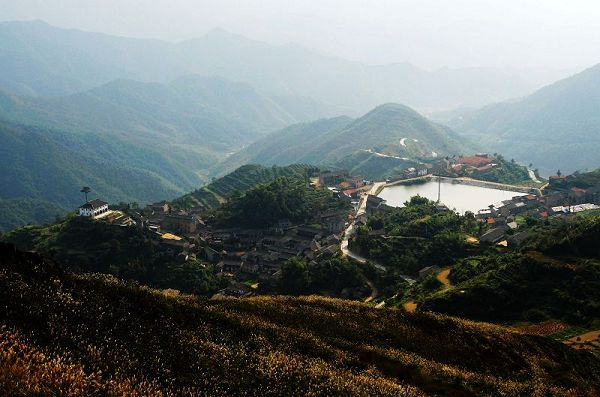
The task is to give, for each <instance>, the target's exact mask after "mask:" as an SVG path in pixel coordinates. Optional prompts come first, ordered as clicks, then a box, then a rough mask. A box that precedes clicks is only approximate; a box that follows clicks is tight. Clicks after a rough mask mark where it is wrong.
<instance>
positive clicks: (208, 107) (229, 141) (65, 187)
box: [0, 76, 322, 230]
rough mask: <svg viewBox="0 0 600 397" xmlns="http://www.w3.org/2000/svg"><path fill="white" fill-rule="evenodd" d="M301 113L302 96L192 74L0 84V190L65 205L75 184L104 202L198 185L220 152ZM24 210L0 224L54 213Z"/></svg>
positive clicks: (148, 197) (74, 197) (162, 195)
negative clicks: (46, 92)
mask: <svg viewBox="0 0 600 397" xmlns="http://www.w3.org/2000/svg"><path fill="white" fill-rule="evenodd" d="M315 112H317V113H316V114H315V115H314V117H320V116H321V115H322V114H321V113H319V111H318V110H316V109H315ZM304 117H308V118H310V117H311V112H310V111H309V112H306V111H305V110H304V109H303V104H302V103H299V104H294V103H293V101H291V100H287V101H286V104H285V106H282V105H280V104H278V103H277V102H276V101H275V99H273V98H271V97H269V96H267V95H265V94H262V93H260V92H258V91H256V90H254V89H253V88H251V87H250V86H248V85H246V84H242V83H232V82H229V81H226V80H223V79H217V78H203V77H199V76H188V77H183V78H179V79H177V80H175V81H173V82H172V83H170V84H166V85H163V84H158V83H140V82H135V81H131V80H118V81H113V82H111V83H108V84H106V85H104V86H101V87H97V88H94V89H92V90H89V91H86V92H82V93H78V94H73V95H70V96H66V97H59V98H31V97H19V96H15V95H12V94H7V93H2V92H0V143H1V145H0V152H1V153H2V154H3V156H2V158H0V164H1V165H2V166H3V171H4V172H3V175H2V176H0V188H1V189H0V199H11V200H17V199H24V198H27V199H30V200H37V201H38V202H40V201H44V202H47V203H49V204H51V205H52V206H54V209H56V208H63V209H71V208H73V207H76V206H77V205H78V204H80V202H81V197H79V195H78V194H77V191H78V190H79V189H80V188H81V186H91V187H92V189H93V191H94V195H96V196H98V197H100V198H102V199H104V200H106V201H110V202H119V201H127V202H132V201H136V202H140V203H142V204H144V203H146V202H150V201H156V200H160V199H170V198H173V197H176V196H180V195H181V194H183V193H184V192H188V191H190V190H192V189H194V188H197V187H198V186H201V185H203V184H204V183H205V182H206V181H207V180H208V172H209V171H208V169H209V167H210V166H212V165H214V164H215V163H216V162H217V161H218V160H219V159H222V158H224V157H226V156H227V154H229V153H231V152H232V151H234V150H236V149H239V148H240V147H242V145H244V144H247V143H249V142H251V141H253V140H255V139H257V137H259V136H262V135H264V134H265V133H266V132H267V131H270V130H273V129H277V128H281V127H283V126H285V125H287V124H291V123H296V122H298V121H301V120H302V119H303V118H304ZM26 206H27V207H30V205H26ZM34 211H35V210H34V209H32V210H29V213H30V215H27V213H26V212H27V211H25V210H24V209H22V210H21V211H19V212H20V214H18V215H15V216H11V217H10V218H11V219H10V220H9V219H8V217H6V218H3V219H2V221H0V230H2V229H4V230H6V229H7V228H9V227H12V226H14V225H18V224H24V223H29V222H40V221H41V222H44V221H48V220H49V218H48V216H47V215H50V216H52V217H54V216H55V215H56V214H55V213H52V214H50V211H49V210H48V209H47V208H46V209H44V210H40V211H41V213H40V214H37V215H36V214H34ZM53 212H54V211H53ZM58 212H59V213H62V211H58Z"/></svg>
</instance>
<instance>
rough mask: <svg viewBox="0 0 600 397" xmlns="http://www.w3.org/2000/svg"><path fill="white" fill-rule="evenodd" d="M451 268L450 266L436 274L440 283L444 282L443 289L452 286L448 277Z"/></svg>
mask: <svg viewBox="0 0 600 397" xmlns="http://www.w3.org/2000/svg"><path fill="white" fill-rule="evenodd" d="M450 270H451V269H450V268H448V269H444V270H442V271H441V272H439V273H438V275H437V276H436V278H437V280H438V281H439V282H440V283H442V289H448V288H450V287H452V283H451V282H450V280H449V279H448V276H449V275H450Z"/></svg>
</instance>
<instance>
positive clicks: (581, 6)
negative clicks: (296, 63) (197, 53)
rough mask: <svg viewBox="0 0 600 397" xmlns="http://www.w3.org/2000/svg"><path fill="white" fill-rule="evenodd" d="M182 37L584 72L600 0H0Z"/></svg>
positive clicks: (12, 9) (111, 26)
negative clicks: (209, 35) (227, 36)
mask: <svg viewBox="0 0 600 397" xmlns="http://www.w3.org/2000/svg"><path fill="white" fill-rule="evenodd" d="M15 19H16V20H27V19H42V20H45V21H47V22H49V23H51V24H53V25H57V26H62V27H71V28H79V29H83V30H91V31H97V32H105V33H111V34H119V35H123V36H134V37H154V38H162V39H166V40H182V39H188V38H193V37H197V36H201V35H203V34H204V33H206V32H207V31H208V30H210V29H212V28H215V27H222V28H224V29H226V30H229V31H232V32H236V33H241V34H243V35H245V36H248V37H251V38H255V39H259V40H263V41H267V42H270V43H274V44H284V43H289V42H295V43H299V44H302V45H304V46H306V47H310V48H313V49H315V50H317V51H319V52H322V53H326V54H332V55H338V56H342V57H345V58H349V59H354V60H360V61H363V62H367V63H388V62H411V63H414V64H416V65H419V66H422V67H427V68H435V67H441V66H450V67H458V66H500V67H504V66H514V67H548V68H556V69H561V68H582V67H587V66H591V65H593V64H596V63H599V62H600V1H598V0H364V1H363V0H316V1H315V0H294V1H291V0H263V1H258V0H0V20H15Z"/></svg>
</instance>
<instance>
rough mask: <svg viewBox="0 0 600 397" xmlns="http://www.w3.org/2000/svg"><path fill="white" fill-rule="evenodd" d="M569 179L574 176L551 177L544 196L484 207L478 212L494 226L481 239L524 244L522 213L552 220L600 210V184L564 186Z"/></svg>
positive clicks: (488, 242) (494, 242)
mask: <svg viewBox="0 0 600 397" xmlns="http://www.w3.org/2000/svg"><path fill="white" fill-rule="evenodd" d="M567 178H573V176H568V177H563V176H552V177H550V181H549V184H548V186H547V187H546V188H545V189H544V195H543V196H539V195H534V194H528V195H524V196H515V197H513V198H512V199H511V200H504V201H502V202H500V203H497V204H493V205H490V206H489V208H487V209H484V210H480V211H479V212H478V213H477V214H476V216H477V218H478V219H480V220H481V221H482V222H485V223H487V224H488V225H489V226H490V228H489V229H488V230H487V232H486V233H484V234H483V235H482V236H481V237H480V239H479V240H480V242H481V243H484V244H501V245H505V246H518V245H520V244H521V243H522V242H523V241H524V240H525V239H526V238H527V235H528V232H527V231H526V230H522V231H519V230H518V229H519V225H518V224H517V222H516V219H517V216H519V215H527V216H533V217H537V218H540V219H548V218H556V217H561V216H565V215H568V214H573V213H578V212H582V211H590V210H596V209H600V186H593V187H590V188H588V189H581V188H577V187H572V188H563V187H561V186H562V182H565V181H566V180H567Z"/></svg>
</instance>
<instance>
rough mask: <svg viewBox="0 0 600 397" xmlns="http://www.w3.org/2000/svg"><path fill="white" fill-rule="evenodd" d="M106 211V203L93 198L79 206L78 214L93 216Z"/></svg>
mask: <svg viewBox="0 0 600 397" xmlns="http://www.w3.org/2000/svg"><path fill="white" fill-rule="evenodd" d="M108 211H109V209H108V203H105V202H104V201H102V200H98V199H95V200H92V201H88V202H87V203H85V204H84V205H82V206H81V207H79V216H87V217H90V218H95V217H97V216H99V215H102V214H104V213H106V212H108Z"/></svg>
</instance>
